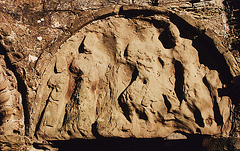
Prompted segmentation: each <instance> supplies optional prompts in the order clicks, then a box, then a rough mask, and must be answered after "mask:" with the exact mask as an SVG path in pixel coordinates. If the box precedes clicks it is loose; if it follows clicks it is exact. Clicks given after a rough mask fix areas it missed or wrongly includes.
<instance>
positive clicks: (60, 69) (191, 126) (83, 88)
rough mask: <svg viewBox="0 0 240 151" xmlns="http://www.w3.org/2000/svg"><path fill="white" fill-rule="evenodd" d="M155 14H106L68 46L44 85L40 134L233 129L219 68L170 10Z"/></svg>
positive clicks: (63, 135) (58, 136)
mask: <svg viewBox="0 0 240 151" xmlns="http://www.w3.org/2000/svg"><path fill="white" fill-rule="evenodd" d="M147 19H149V18H141V19H140V18H138V19H137V18H133V19H127V18H121V17H120V18H119V17H109V18H106V19H103V20H98V21H95V22H93V23H91V24H89V25H87V26H86V27H84V28H83V29H81V30H80V31H79V32H78V33H76V34H75V35H74V36H72V37H71V38H70V39H68V40H67V41H66V42H65V43H64V44H63V45H62V46H61V48H60V49H59V50H58V52H57V53H56V55H55V57H54V58H55V59H52V61H51V63H50V65H49V66H48V68H47V69H46V71H45V73H46V74H45V75H44V76H43V78H42V79H43V81H42V85H41V86H40V88H39V91H38V92H37V95H38V96H39V101H40V102H42V103H43V104H44V106H42V109H41V112H42V113H41V114H42V118H40V126H39V129H38V130H37V132H36V133H37V135H38V137H42V138H44V139H46V138H47V139H69V138H95V137H96V136H97V135H101V136H104V137H113V136H114V137H137V138H151V137H166V136H168V135H170V134H171V133H172V132H174V131H182V132H187V133H195V134H209V135H216V136H227V135H229V132H230V129H231V115H230V111H231V100H230V99H229V97H227V96H223V97H220V96H219V95H218V91H217V90H218V89H221V88H222V87H223V85H222V82H221V80H220V78H219V74H218V72H217V71H216V70H210V69H209V68H208V67H207V66H205V65H204V64H201V63H200V61H199V57H198V53H199V52H198V50H197V49H196V48H194V47H193V45H192V41H191V40H189V39H185V38H182V37H180V32H179V30H178V28H177V27H176V25H174V24H173V23H171V22H169V20H168V19H167V18H164V17H161V16H154V17H153V18H152V19H155V21H156V22H157V23H155V24H153V23H151V22H148V21H145V20H147ZM156 24H157V25H158V26H157V27H156ZM71 79H72V80H71ZM71 81H72V82H71ZM71 83H75V84H74V85H73V84H71ZM72 86H74V88H72ZM44 92H45V93H46V92H48V94H44V96H42V95H43V93H44ZM40 96H42V97H41V98H40ZM56 113H58V114H56ZM38 117H39V116H38ZM34 119H35V120H36V122H38V120H39V118H37V117H36V118H34Z"/></svg>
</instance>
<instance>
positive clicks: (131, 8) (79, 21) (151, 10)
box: [46, 5, 240, 78]
mask: <svg viewBox="0 0 240 151" xmlns="http://www.w3.org/2000/svg"><path fill="white" fill-rule="evenodd" d="M154 14H161V15H163V16H165V17H167V18H168V19H169V20H170V21H172V22H173V23H177V21H180V22H182V23H184V24H185V25H186V26H187V27H188V28H191V29H190V30H191V31H193V32H194V33H195V35H202V36H203V37H204V38H205V40H207V41H209V43H210V44H212V45H213V46H214V47H215V48H216V49H217V51H218V53H219V54H220V55H221V56H222V57H223V58H224V60H225V63H226V65H227V66H228V68H229V71H230V74H231V76H232V77H233V78H234V77H237V76H239V75H240V68H239V66H238V64H237V62H236V60H235V58H234V57H233V55H232V54H231V52H230V51H228V49H227V48H226V47H225V46H224V45H223V44H222V43H221V39H220V38H219V36H218V35H217V34H216V33H215V32H214V31H213V30H211V29H208V28H206V27H205V26H204V25H203V24H202V23H201V22H200V21H198V20H197V19H194V18H192V17H190V16H188V15H186V14H181V13H178V12H173V11H170V10H168V9H167V8H165V7H157V6H140V5H123V6H122V5H116V6H113V7H112V6H111V7H104V8H100V9H97V10H86V11H84V12H82V13H81V14H79V15H78V16H77V18H76V19H75V21H74V22H73V24H72V25H71V27H70V28H69V30H68V31H67V32H64V33H63V34H62V35H60V36H59V37H58V38H57V39H56V40H55V42H54V43H51V45H50V46H49V47H48V48H47V49H46V51H47V52H49V53H51V54H52V55H53V54H55V53H56V52H57V50H58V48H59V46H61V45H62V44H63V43H64V42H65V41H66V40H67V39H69V38H70V37H71V36H72V35H74V34H75V33H77V32H78V31H79V30H80V29H81V28H83V27H84V26H86V25H88V24H89V23H91V22H92V21H95V20H98V19H104V18H106V17H109V16H114V15H120V16H123V17H127V18H128V17H137V16H151V15H154ZM177 26H178V25H177ZM180 28H181V27H180ZM191 38H193V39H194V38H195V37H191Z"/></svg>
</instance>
